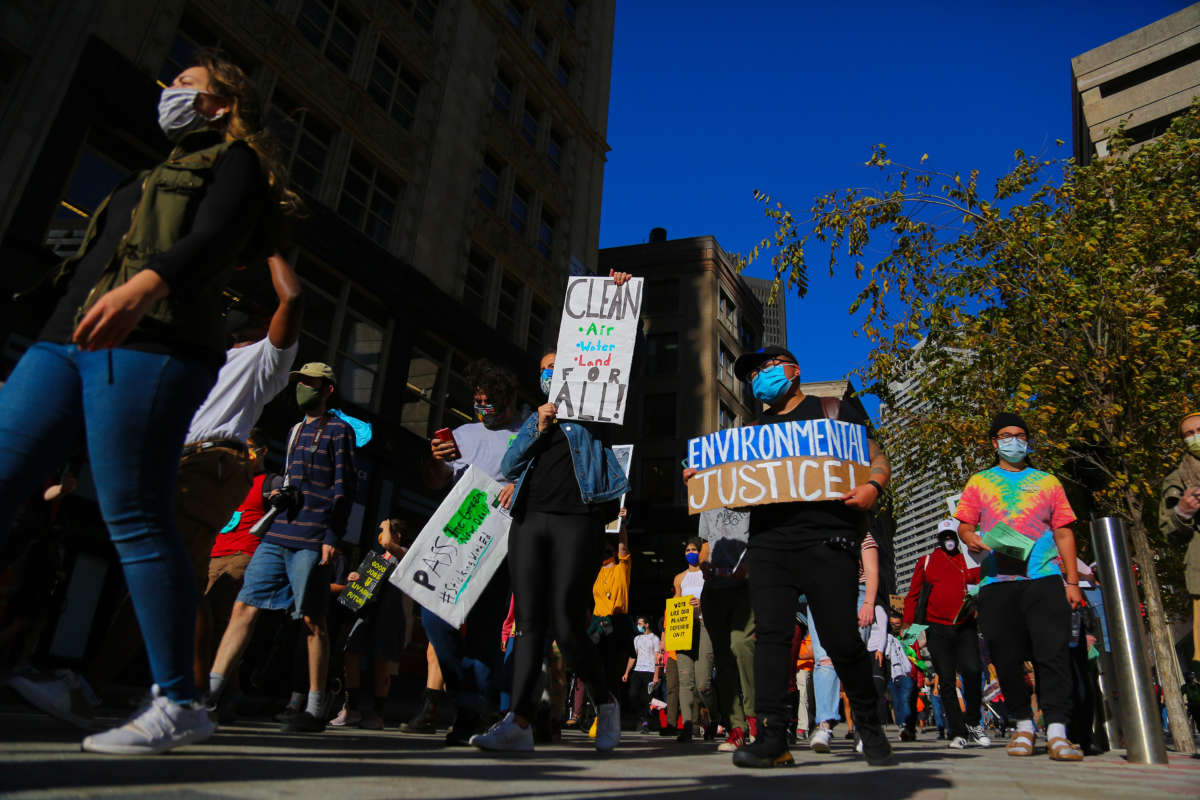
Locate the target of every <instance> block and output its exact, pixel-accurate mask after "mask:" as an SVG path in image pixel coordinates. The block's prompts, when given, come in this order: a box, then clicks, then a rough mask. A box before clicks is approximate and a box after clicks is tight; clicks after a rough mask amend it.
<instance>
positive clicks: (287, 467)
mask: <svg viewBox="0 0 1200 800" xmlns="http://www.w3.org/2000/svg"><path fill="white" fill-rule="evenodd" d="M302 427H304V423H303V422H297V423H296V424H295V426H294V427H293V428H292V432H291V433H289V434H288V446H287V452H286V453H284V456H283V485H284V486H290V485H291V482H292V480H291V475H289V473H290V472H291V467H292V451H293V450H295V449H296V441H297V440H298V439H299V438H300V429H301V428H302Z"/></svg>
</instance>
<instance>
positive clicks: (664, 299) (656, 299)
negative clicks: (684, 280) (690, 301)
mask: <svg viewBox="0 0 1200 800" xmlns="http://www.w3.org/2000/svg"><path fill="white" fill-rule="evenodd" d="M678 310H679V279H678V278H666V279H662V280H655V281H646V294H645V297H644V299H643V300H642V312H643V313H646V314H669V313H672V312H675V311H678Z"/></svg>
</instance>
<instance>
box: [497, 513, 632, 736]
mask: <svg viewBox="0 0 1200 800" xmlns="http://www.w3.org/2000/svg"><path fill="white" fill-rule="evenodd" d="M603 537H604V523H603V522H602V521H601V520H598V519H593V518H591V517H589V516H586V515H583V514H543V513H541V512H538V511H527V512H526V513H525V515H524V518H523V519H521V520H520V521H516V520H514V521H513V524H512V528H510V529H509V532H508V570H509V574H510V575H511V576H512V589H513V596H514V597H515V599H516V605H517V632H516V637H517V643H516V649H515V650H514V652H513V688H512V691H513V705H512V707H513V711H514V712H515V713H516V714H517V716H521V717H524V718H526V719H533V715H534V711H535V710H536V698H537V695H536V694H535V692H536V690H537V682H538V676H539V675H540V674H541V670H542V659H543V657H544V656H545V652H546V644H547V643H548V639H550V638H552V639H554V640H555V641H557V642H558V647H559V649H560V650H562V654H563V658H564V659H565V660H566V662H567V666H568V667H569V668H570V669H572V670H573V671H574V672H575V674H576V675H577V676H579V677H580V678H582V679H583V681H584V683H585V684H586V685H587V688H588V692H589V693H590V694H591V696H592V702H593V703H595V704H597V705H600V704H603V703H608V702H611V699H610V689H609V686H608V682H607V680H606V677H605V675H604V670H603V669H602V668H601V664H600V659H599V658H598V657H597V654H596V646H595V645H594V644H593V643H592V640H591V639H590V638H589V637H588V635H587V625H588V621H589V619H590V618H591V610H592V584H593V583H594V581H595V579H596V572H597V570H599V568H600V544H601V541H602V540H603Z"/></svg>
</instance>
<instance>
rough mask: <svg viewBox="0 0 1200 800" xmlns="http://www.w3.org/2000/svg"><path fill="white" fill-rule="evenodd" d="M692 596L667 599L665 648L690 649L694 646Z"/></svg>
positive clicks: (664, 626)
mask: <svg viewBox="0 0 1200 800" xmlns="http://www.w3.org/2000/svg"><path fill="white" fill-rule="evenodd" d="M690 601H691V598H690V597H673V598H671V599H670V600H668V601H667V610H666V613H665V614H663V649H664V650H690V649H691V647H692V625H693V623H694V620H695V616H696V615H695V614H693V613H692V604H691V602H690Z"/></svg>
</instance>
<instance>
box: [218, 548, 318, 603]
mask: <svg viewBox="0 0 1200 800" xmlns="http://www.w3.org/2000/svg"><path fill="white" fill-rule="evenodd" d="M320 561H321V551H320V550H289V549H288V548H286V547H284V546H282V545H278V544H275V543H274V542H263V543H262V544H260V545H259V546H258V548H257V549H256V550H255V551H254V556H253V557H252V558H251V559H250V563H249V564H248V565H247V566H246V574H245V575H244V576H243V577H242V590H241V591H240V592H238V596H237V599H238V602H241V603H245V604H246V605H248V606H254V607H255V608H261V609H267V610H272V611H291V612H292V619H302V618H303V617H308V618H309V619H324V618H325V615H326V612H327V610H328V602H327V601H328V598H329V578H330V574H329V573H330V570H329V565H328V564H326V565H325V566H322V565H321V564H320Z"/></svg>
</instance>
